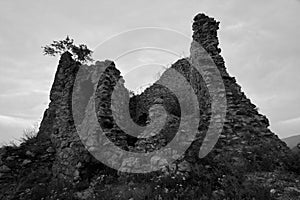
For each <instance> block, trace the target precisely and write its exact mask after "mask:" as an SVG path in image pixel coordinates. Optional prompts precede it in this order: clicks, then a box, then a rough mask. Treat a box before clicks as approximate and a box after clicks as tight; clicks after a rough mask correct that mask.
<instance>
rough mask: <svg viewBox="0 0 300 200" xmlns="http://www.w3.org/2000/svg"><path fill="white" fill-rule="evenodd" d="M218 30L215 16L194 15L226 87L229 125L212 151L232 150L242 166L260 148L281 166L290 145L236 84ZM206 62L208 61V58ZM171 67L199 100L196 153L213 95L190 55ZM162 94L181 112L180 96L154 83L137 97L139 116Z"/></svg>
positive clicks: (197, 34) (196, 32) (197, 35)
mask: <svg viewBox="0 0 300 200" xmlns="http://www.w3.org/2000/svg"><path fill="white" fill-rule="evenodd" d="M218 29H219V22H217V21H216V20H214V19H213V18H210V17H207V16H206V15H204V14H199V15H197V16H196V17H195V18H194V23H193V31H194V33H193V39H194V41H196V42H198V43H200V44H201V45H202V47H203V48H204V49H205V50H206V51H207V53H208V54H209V55H210V57H211V58H212V60H213V62H214V63H215V65H216V66H217V68H218V70H219V72H220V75H221V77H222V79H223V83H224V86H225V90H226V99H227V112H226V119H225V124H224V127H223V131H222V134H221V135H220V138H219V141H218V143H217V145H216V146H215V148H214V151H213V152H212V153H218V156H217V157H216V158H221V157H222V154H226V153H229V154H230V155H231V156H232V157H234V158H235V160H236V162H235V164H237V165H239V164H241V163H243V162H244V161H245V159H247V158H245V157H247V156H249V157H251V156H253V155H254V154H258V152H257V151H265V152H264V154H265V156H266V157H269V158H270V162H271V165H273V164H274V167H275V166H277V167H279V166H280V165H281V164H282V163H281V161H280V159H281V157H282V156H284V154H285V152H286V151H288V148H287V146H286V144H285V143H283V142H282V141H281V140H280V139H279V138H278V136H277V135H275V134H274V133H272V132H271V131H270V129H269V128H268V127H269V121H268V119H267V118H266V117H265V116H263V115H261V114H260V113H258V111H257V107H256V106H255V105H254V104H252V103H251V101H250V100H249V99H248V98H247V97H246V96H245V94H244V93H243V92H242V91H241V87H240V86H239V85H238V84H237V83H236V80H235V78H234V77H231V76H230V75H229V74H228V73H227V71H226V68H225V62H224V59H223V58H222V56H221V55H220V52H221V49H220V48H219V47H218V45H219V41H218V37H217V30H218ZM202 64H203V65H205V64H206V63H205V60H204V61H203V63H202ZM171 68H172V69H176V70H177V71H178V72H180V73H181V74H182V75H183V76H184V77H185V78H186V79H187V80H188V81H189V83H190V84H191V85H192V87H193V89H194V91H195V93H196V94H197V97H198V100H199V112H200V117H201V122H200V124H199V134H198V139H199V141H200V142H199V141H195V142H194V143H193V145H192V147H191V148H190V151H191V154H192V155H194V156H196V155H197V154H195V152H198V151H199V149H200V146H201V143H202V140H203V138H204V137H205V135H206V132H207V128H208V124H209V120H210V106H211V105H210V94H209V93H208V90H207V87H206V85H205V82H204V81H203V77H201V75H200V74H199V73H198V72H197V71H196V70H195V69H194V68H193V67H191V64H190V62H189V60H188V58H186V59H182V60H179V61H177V62H175V63H174V64H173V65H172V66H171ZM161 78H164V76H163V75H162V77H161ZM158 82H159V81H158ZM170 82H172V83H173V84H175V85H176V84H177V85H178V86H177V87H178V89H179V90H180V87H181V86H180V83H178V82H177V81H176V80H170ZM162 95H166V97H165V98H164V99H165V104H164V106H165V107H166V109H167V110H171V109H172V108H173V109H174V108H175V113H180V111H178V109H179V108H180V107H176V104H175V103H174V102H176V100H175V98H176V97H174V96H172V94H171V95H170V94H167V93H166V92H165V89H164V88H162V87H161V88H159V87H157V86H156V85H153V86H151V87H150V88H147V89H146V90H145V91H144V93H142V94H141V95H139V96H138V97H137V99H139V100H140V102H139V103H137V108H136V116H141V115H142V114H143V113H147V110H149V108H150V107H151V105H152V104H153V101H154V100H155V98H157V97H159V96H162ZM174 106H175V107H174ZM170 107H172V108H170ZM264 147H267V149H268V150H262V149H263V148H264ZM257 149H261V150H257ZM245 152H247V153H245ZM245 154H248V155H245ZM191 160H194V159H191Z"/></svg>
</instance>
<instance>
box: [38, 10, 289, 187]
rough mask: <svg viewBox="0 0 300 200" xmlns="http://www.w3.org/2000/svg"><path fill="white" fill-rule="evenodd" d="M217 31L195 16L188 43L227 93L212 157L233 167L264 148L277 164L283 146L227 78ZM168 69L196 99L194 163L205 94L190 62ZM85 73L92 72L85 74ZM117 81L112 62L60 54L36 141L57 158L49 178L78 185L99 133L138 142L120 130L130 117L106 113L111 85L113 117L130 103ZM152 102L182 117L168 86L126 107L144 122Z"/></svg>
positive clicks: (205, 114)
mask: <svg viewBox="0 0 300 200" xmlns="http://www.w3.org/2000/svg"><path fill="white" fill-rule="evenodd" d="M218 28H219V22H216V21H215V20H214V19H213V18H209V17H207V16H205V15H203V14H199V15H197V16H196V17H195V18H194V23H193V31H194V34H193V39H194V40H195V41H196V42H199V43H200V44H201V45H202V46H203V47H204V49H205V50H206V51H207V52H208V53H209V54H210V56H211V58H212V59H213V61H214V63H215V64H216V66H217V67H218V69H219V71H220V73H221V76H222V79H223V82H224V86H225V89H226V98H227V113H226V120H225V124H224V128H223V131H222V134H221V136H220V139H219V141H218V143H217V145H216V146H215V148H214V150H213V152H212V153H216V156H215V158H216V159H218V158H220V157H222V154H225V153H228V152H229V154H230V155H232V157H234V158H235V161H236V163H237V164H240V163H243V162H244V161H245V159H247V158H246V157H247V156H248V155H251V156H253V154H256V153H254V148H256V149H257V148H258V147H264V146H268V151H266V152H264V154H266V155H267V156H269V157H270V158H272V159H270V162H271V163H272V164H274V166H279V165H280V156H282V155H284V152H285V151H287V150H288V148H287V147H286V145H285V143H283V142H281V140H279V138H278V137H277V136H276V135H275V134H274V133H272V132H271V131H270V130H269V129H268V126H269V122H268V120H267V118H266V117H265V116H263V115H261V114H259V113H258V111H257V109H256V106H255V105H253V104H252V103H251V101H250V100H249V99H248V98H247V97H246V96H245V94H244V93H243V92H242V91H241V87H240V86H239V85H238V84H237V83H236V80H235V78H233V77H230V76H229V75H228V73H227V72H226V68H225V64H224V59H223V58H222V56H221V55H220V52H221V50H220V49H219V48H218V44H219V41H218V38H217V30H218ZM82 68H84V70H86V73H83V74H80V76H81V77H79V78H78V80H79V81H78V83H77V84H79V86H78V87H75V88H77V90H78V91H73V88H74V84H75V79H76V75H78V70H79V69H82ZM171 68H172V69H175V70H177V71H178V72H179V73H181V74H182V75H183V76H184V77H185V78H186V80H187V81H188V82H189V83H190V84H191V86H192V88H193V90H194V92H195V94H196V95H197V98H198V101H199V112H200V117H201V122H200V124H199V128H198V131H199V132H198V133H197V140H196V141H195V142H194V143H193V144H192V146H191V148H189V151H188V153H187V154H189V155H190V161H191V162H194V161H195V160H197V156H198V151H199V148H200V146H201V143H202V140H203V138H204V137H205V134H206V131H207V127H208V124H209V120H210V95H209V93H208V90H207V87H206V85H205V83H204V81H203V78H202V77H201V76H200V75H199V73H198V72H197V71H196V70H195V69H193V68H192V67H191V66H190V63H189V58H187V59H181V60H179V61H177V62H176V63H174V64H173V65H172V67H171ZM89 70H91V71H93V72H94V73H90V71H89ZM104 70H105V71H104ZM99 72H103V74H102V76H101V77H100V80H99V79H98V78H99V77H97V74H99ZM166 74H167V72H165V73H164V74H163V75H162V79H164V78H168V76H165V75H166ZM121 79H122V77H121V75H120V72H119V70H117V68H116V67H115V65H114V64H113V63H112V62H111V61H105V62H98V63H96V64H95V65H91V66H80V64H79V63H77V62H75V61H74V60H73V59H72V56H71V54H70V53H68V52H67V53H65V54H63V55H62V57H61V59H60V62H59V65H58V69H57V72H56V75H55V80H54V83H53V86H52V89H51V94H50V100H51V102H50V104H49V108H48V109H47V110H46V111H45V114H44V118H43V121H42V123H41V127H40V130H39V134H38V137H39V138H41V139H50V140H51V142H52V144H53V146H54V149H55V151H56V159H55V162H54V164H53V174H54V176H56V177H59V178H62V179H65V180H68V181H70V182H74V181H75V182H76V181H79V180H80V177H81V175H82V174H83V173H84V172H83V170H84V169H85V171H86V169H87V167H86V166H87V165H88V164H87V163H90V162H91V160H93V157H92V156H91V154H90V153H89V152H88V151H87V149H89V150H95V149H96V148H97V146H99V144H100V142H101V141H99V140H100V139H99V134H102V133H104V134H105V135H106V136H107V137H108V138H109V139H110V140H111V141H113V142H114V144H115V145H118V146H119V147H121V148H123V149H124V150H128V146H135V142H136V141H137V140H136V141H135V139H134V138H132V137H129V136H128V135H126V134H124V132H123V131H122V130H121V128H122V126H126V125H127V124H130V123H129V122H130V120H129V117H124V116H126V115H122V114H120V115H118V114H117V115H115V116H113V113H112V112H111V105H112V104H111V97H112V93H113V90H114V87H116V86H117V87H119V91H120V93H118V94H117V95H119V96H117V97H115V98H116V99H119V100H121V101H119V104H116V105H114V106H115V107H114V108H113V110H115V111H116V113H118V112H119V113H127V111H128V110H127V111H126V109H125V110H124V108H126V107H127V108H128V105H129V101H130V99H129V97H128V91H127V90H126V88H125V87H124V86H123V85H122V84H119V85H118V84H117V83H118V81H120V80H121ZM98 80H99V81H98ZM159 81H160V80H159ZM159 81H158V83H159ZM168 81H169V82H171V83H172V84H174V85H176V87H177V88H178V90H180V89H181V85H182V82H178V81H176V80H168ZM74 92H75V93H76V94H77V95H75V97H74V96H73V99H72V95H73V93H74ZM185 92H186V91H185ZM93 93H95V97H96V98H95V99H92V98H91V95H92V94H93ZM157 98H161V99H163V102H162V104H163V106H164V107H165V109H166V110H167V112H168V113H169V114H170V115H172V116H175V118H176V116H177V117H178V116H180V115H181V114H182V113H181V109H180V106H179V105H178V100H177V99H176V96H175V95H174V94H173V93H172V92H171V91H169V90H168V89H167V88H165V87H162V86H160V85H159V84H154V85H153V86H151V87H150V88H147V89H146V90H145V91H144V92H143V93H142V94H141V95H139V96H136V97H134V98H132V101H134V102H133V103H131V106H130V109H131V115H132V117H133V118H134V121H141V122H143V123H145V121H146V120H147V115H148V110H149V109H150V108H151V106H152V105H153V103H154V102H155V99H157ZM72 100H73V101H75V102H80V103H79V104H77V105H78V106H77V107H76V108H77V109H75V112H73V110H72ZM185 104H187V105H188V104H189V101H188V99H186V102H185ZM191 106H192V105H191ZM192 107H193V106H192ZM94 108H96V113H97V120H94V121H92V120H93V119H94V118H92V117H91V113H93V112H94ZM73 117H75V118H76V119H78V122H77V123H79V124H80V126H79V127H80V128H79V129H80V130H83V133H84V135H83V136H81V137H79V136H78V132H77V131H78V130H76V127H75V125H74V120H73ZM114 117H115V118H116V119H117V121H119V122H121V124H119V125H120V126H121V127H119V126H118V125H117V124H116V123H115V120H114ZM93 123H94V124H96V123H99V124H100V125H101V127H102V129H101V130H94V129H93V128H90V127H91V126H92V124H93ZM92 127H93V126H92ZM94 127H95V126H94ZM83 143H84V144H85V145H86V148H87V149H86V148H85V147H84V145H83ZM129 143H130V144H129ZM142 143H143V141H139V142H138V143H137V144H142ZM148 143H149V142H148ZM93 162H94V161H93ZM85 173H87V172H85Z"/></svg>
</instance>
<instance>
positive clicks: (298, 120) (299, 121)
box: [281, 117, 300, 124]
mask: <svg viewBox="0 0 300 200" xmlns="http://www.w3.org/2000/svg"><path fill="white" fill-rule="evenodd" d="M281 123H283V124H295V123H299V124H300V117H296V118H292V119H287V120H284V121H281Z"/></svg>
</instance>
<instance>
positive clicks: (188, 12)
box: [0, 0, 300, 143]
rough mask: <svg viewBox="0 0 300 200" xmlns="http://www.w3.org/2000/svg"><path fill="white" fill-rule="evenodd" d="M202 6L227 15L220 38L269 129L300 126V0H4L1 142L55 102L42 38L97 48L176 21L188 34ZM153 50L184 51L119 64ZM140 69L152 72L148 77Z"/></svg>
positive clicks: (53, 63)
mask: <svg viewBox="0 0 300 200" xmlns="http://www.w3.org/2000/svg"><path fill="white" fill-rule="evenodd" d="M200 12H203V13H206V14H207V15H209V16H212V17H214V18H216V19H217V20H218V21H220V22H221V25H220V30H219V40H220V47H221V48H222V53H221V54H222V56H223V57H224V59H225V61H226V67H227V69H228V71H229V73H230V74H231V75H232V76H234V77H236V79H237V81H238V83H239V84H240V85H241V86H242V89H243V91H244V92H245V93H246V95H247V96H248V97H249V98H250V99H251V100H252V102H253V103H254V104H256V105H257V106H258V107H259V110H260V112H261V113H262V114H265V115H267V117H268V118H269V120H270V122H271V129H272V130H273V131H274V132H275V133H277V134H278V135H279V137H281V138H283V137H287V136H291V135H295V134H300V93H299V82H300V74H299V72H300V70H299V67H300V40H299V36H300V21H299V17H300V14H299V13H300V1H297V0H285V1H283V0H272V1H271V0H263V1H261V0H253V1H249V0H248V1H243V0H226V1H221V0H219V1H217V0H203V1H202V0H189V1H179V0H170V1H161V0H151V1H148V0H135V1H133V0H128V1H124V0H118V1H114V0H110V1H103V0H95V1H76V2H75V1H61V0H59V1H58V0H52V1H33V0H26V1H21V0H20V1H3V0H2V1H1V2H0V25H1V26H0V55H1V56H0V143H1V142H2V143H3V142H9V141H10V140H13V139H14V138H16V139H17V138H20V137H21V135H22V132H23V129H25V128H27V127H30V126H31V125H32V124H34V123H35V122H39V121H40V120H41V117H42V115H43V112H44V110H45V108H46V107H47V105H48V103H49V100H48V99H49V91H50V87H51V84H52V82H53V78H54V73H55V70H56V67H57V63H58V58H53V57H46V56H43V55H42V52H41V46H43V45H45V44H49V43H51V42H52V40H59V39H64V38H65V36H66V35H70V36H71V37H72V38H74V39H75V42H76V43H84V44H87V45H88V46H89V47H90V48H91V49H94V48H96V47H97V45H98V44H100V43H103V42H104V41H106V40H107V39H108V38H110V37H111V36H113V35H116V34H118V33H120V32H124V31H127V30H132V29H136V28H140V27H161V28H162V29H164V30H165V29H172V30H175V31H178V32H180V33H182V34H184V35H186V36H188V37H190V36H191V34H192V30H191V24H192V19H193V17H194V16H195V15H196V14H197V13H200ZM143 30H144V29H143ZM158 32H159V31H156V32H155V33H158ZM141 35H143V34H141ZM173 35H174V34H173ZM174 37H176V36H174ZM178 37H179V38H180V36H178ZM134 39H136V38H132V35H131V36H128V38H127V40H121V44H120V43H119V44H120V49H121V46H130V45H131V44H132V40H134ZM183 41H184V39H182V38H181V39H180V42H178V43H176V42H175V43H169V44H172V45H173V46H174V48H176V49H178V48H179V49H180V48H182V49H186V45H187V46H189V41H188V40H186V41H187V42H186V43H185V44H183V43H184V42H183ZM161 42H162V44H161V45H162V46H164V44H163V43H164V42H163V41H161ZM181 42H182V43H181ZM181 45H182V46H181ZM108 46H109V45H108ZM175 46H176V47H175ZM170 48H172V47H170ZM109 49H110V50H112V51H115V50H116V49H119V48H118V46H114V48H109ZM109 49H108V50H109ZM146 53H148V55H149V57H148V58H147V56H145V55H146ZM103 55H104V54H103ZM114 56H115V55H114ZM100 57H101V56H100ZM149 58H150V60H151V62H152V63H153V62H154V63H159V64H162V65H169V64H170V63H172V62H174V61H176V60H177V59H178V57H176V56H174V55H172V54H170V53H166V52H161V54H160V56H159V55H158V51H153V50H145V51H143V55H140V54H139V53H138V52H136V53H135V54H134V55H133V56H132V55H128V56H125V57H123V58H121V59H119V61H117V62H116V64H117V65H118V67H121V68H122V67H123V69H126V65H132V62H133V60H141V61H142V62H140V63H139V64H135V66H141V65H143V64H147V62H148V63H149ZM162 58H163V59H162ZM96 59H97V58H96ZM122 59H123V60H122ZM147 59H148V60H147ZM126 60H127V61H126ZM128 60H131V61H130V62H129V61H128ZM124 66H125V67H124ZM149 67H151V66H147V65H145V66H141V67H139V70H136V71H135V72H134V70H133V72H132V73H128V74H127V75H126V76H125V81H127V83H130V80H132V79H134V80H135V81H137V82H139V83H140V86H142V85H144V84H147V83H148V82H151V81H153V80H154V79H155V77H154V75H153V74H155V73H157V72H159V71H161V66H159V65H156V66H155V65H153V66H152V68H151V69H153V70H152V71H151V70H150V71H151V73H150V72H149V73H148V72H147V70H149ZM141 69H143V70H141ZM131 70H132V69H131ZM125 71H126V70H125ZM122 72H124V71H122ZM142 72H145V73H146V74H145V75H144V78H142V77H143V75H142ZM124 73H125V72H124ZM137 75H138V77H136V76H137ZM129 79H130V80H129Z"/></svg>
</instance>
